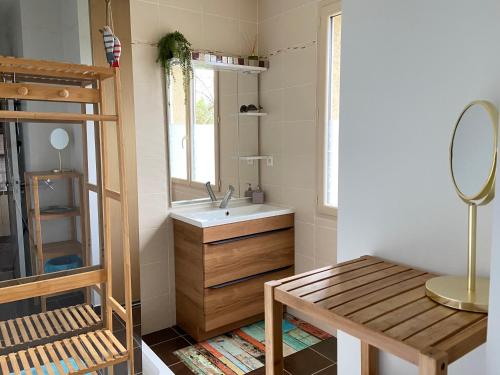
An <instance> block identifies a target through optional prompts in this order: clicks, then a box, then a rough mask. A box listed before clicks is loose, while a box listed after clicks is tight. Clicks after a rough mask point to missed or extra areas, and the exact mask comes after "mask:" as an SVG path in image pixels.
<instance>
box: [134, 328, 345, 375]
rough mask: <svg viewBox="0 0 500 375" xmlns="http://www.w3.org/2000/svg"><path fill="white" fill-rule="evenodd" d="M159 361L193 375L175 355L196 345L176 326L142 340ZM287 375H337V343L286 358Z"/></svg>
mask: <svg viewBox="0 0 500 375" xmlns="http://www.w3.org/2000/svg"><path fill="white" fill-rule="evenodd" d="M142 339H143V340H144V342H145V343H146V344H148V345H149V346H150V347H151V350H153V351H154V352H155V353H156V355H158V357H160V358H161V359H162V361H163V362H165V364H167V365H168V366H169V367H170V369H171V370H172V371H173V372H174V373H175V374H179V375H189V374H192V372H191V371H190V370H189V368H188V367H187V366H186V365H184V363H182V362H181V361H179V359H178V358H177V357H176V356H175V355H174V354H173V353H174V352H175V351H176V350H179V349H182V348H185V347H186V346H189V345H192V344H194V343H195V340H194V339H193V338H192V337H190V336H189V335H188V334H186V333H185V332H184V331H183V330H182V329H181V328H180V327H177V326H174V327H171V328H167V329H163V330H161V331H158V332H154V333H151V334H148V335H145V336H143V337H142ZM264 373H265V371H264V368H263V367H262V368H260V369H258V370H255V371H252V372H251V373H250V374H251V375H263V374H264ZM285 374H286V375H312V374H315V375H336V374H337V339H336V338H335V337H332V338H331V339H328V340H325V341H322V342H320V343H318V344H315V345H313V346H311V347H309V348H307V349H304V350H301V351H299V352H297V353H294V354H292V355H290V356H288V357H286V358H285Z"/></svg>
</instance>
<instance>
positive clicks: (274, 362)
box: [264, 281, 283, 375]
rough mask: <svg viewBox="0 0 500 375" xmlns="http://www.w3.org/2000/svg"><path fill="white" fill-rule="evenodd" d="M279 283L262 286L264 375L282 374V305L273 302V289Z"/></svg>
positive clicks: (271, 282) (274, 282) (272, 282)
mask: <svg viewBox="0 0 500 375" xmlns="http://www.w3.org/2000/svg"><path fill="white" fill-rule="evenodd" d="M279 285H280V283H279V282H276V281H270V282H267V283H265V284H264V307H265V315H266V317H265V324H266V375H277V374H280V375H281V374H283V331H282V330H283V329H282V326H281V324H282V323H281V322H282V319H283V305H282V304H281V303H280V302H278V301H275V300H274V288H276V287H277V286H279Z"/></svg>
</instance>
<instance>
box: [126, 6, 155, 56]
mask: <svg viewBox="0 0 500 375" xmlns="http://www.w3.org/2000/svg"><path fill="white" fill-rule="evenodd" d="M130 7H131V9H130V21H131V30H132V41H134V42H137V41H138V42H146V43H154V42H157V41H158V40H159V38H160V36H161V34H162V29H161V27H160V23H159V12H158V10H159V9H158V5H155V4H152V3H146V2H143V1H140V0H134V1H131V4H130ZM134 65H135V64H134Z"/></svg>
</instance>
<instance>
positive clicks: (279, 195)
mask: <svg viewBox="0 0 500 375" xmlns="http://www.w3.org/2000/svg"><path fill="white" fill-rule="evenodd" d="M261 164H262V162H261ZM261 168H262V167H261ZM261 181H264V179H262V180H261ZM261 186H262V190H264V193H265V199H266V201H267V202H272V203H277V204H284V203H283V187H282V185H270V184H267V183H265V184H264V183H261Z"/></svg>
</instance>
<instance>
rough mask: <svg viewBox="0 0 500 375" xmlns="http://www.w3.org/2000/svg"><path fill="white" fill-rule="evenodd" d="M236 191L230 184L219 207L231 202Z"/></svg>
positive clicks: (224, 206)
mask: <svg viewBox="0 0 500 375" xmlns="http://www.w3.org/2000/svg"><path fill="white" fill-rule="evenodd" d="M233 193H234V186H233V185H229V188H228V189H227V191H226V193H225V194H224V198H222V201H221V202H220V206H219V208H226V207H227V204H228V203H229V200H230V199H231V196H232V195H233Z"/></svg>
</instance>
